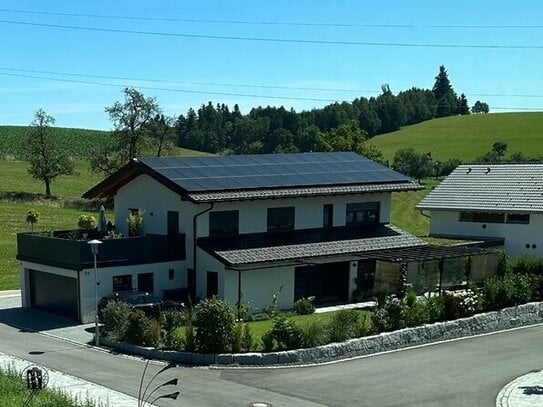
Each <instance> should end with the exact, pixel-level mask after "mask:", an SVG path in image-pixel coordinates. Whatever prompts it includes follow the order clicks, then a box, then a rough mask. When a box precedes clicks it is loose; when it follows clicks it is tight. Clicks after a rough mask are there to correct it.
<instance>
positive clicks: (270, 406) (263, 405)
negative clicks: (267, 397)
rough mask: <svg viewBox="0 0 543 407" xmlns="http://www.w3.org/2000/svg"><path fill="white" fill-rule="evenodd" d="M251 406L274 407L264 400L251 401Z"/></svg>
mask: <svg viewBox="0 0 543 407" xmlns="http://www.w3.org/2000/svg"><path fill="white" fill-rule="evenodd" d="M249 407H272V405H271V404H270V403H265V402H263V401H255V402H254V403H249Z"/></svg>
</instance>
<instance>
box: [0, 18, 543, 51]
mask: <svg viewBox="0 0 543 407" xmlns="http://www.w3.org/2000/svg"><path fill="white" fill-rule="evenodd" d="M0 23H4V24H13V25H25V26H33V27H47V28H61V29H67V30H78V31H92V32H110V33H122V34H136V35H149V36H162V37H177V38H193V39H194V38H199V39H210V40H230V41H249V42H272V43H286V44H320V45H350V46H368V47H402V48H455V49H460V48H466V49H496V50H501V49H518V50H526V49H533V50H541V49H543V45H492V44H432V43H408V42H374V41H342V40H304V39H294V38H271V37H244V36H233V35H207V34H183V33H172V32H161V31H141V30H124V29H118V28H99V27H86V26H75V25H62V24H45V23H33V22H28V21H13V20H0Z"/></svg>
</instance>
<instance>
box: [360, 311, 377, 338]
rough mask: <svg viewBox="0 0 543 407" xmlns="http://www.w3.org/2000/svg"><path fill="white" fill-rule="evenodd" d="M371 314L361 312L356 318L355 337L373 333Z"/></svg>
mask: <svg viewBox="0 0 543 407" xmlns="http://www.w3.org/2000/svg"><path fill="white" fill-rule="evenodd" d="M371 315H372V314H371V313H369V312H361V313H360V315H359V316H358V323H357V324H356V336H357V337H361V336H366V335H369V334H371V333H372V332H373V329H374V328H373V322H372V319H371Z"/></svg>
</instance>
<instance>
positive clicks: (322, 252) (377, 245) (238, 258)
mask: <svg viewBox="0 0 543 407" xmlns="http://www.w3.org/2000/svg"><path fill="white" fill-rule="evenodd" d="M198 245H199V246H200V247H202V248H203V249H204V250H206V251H207V252H209V253H211V254H212V255H214V256H215V257H216V258H218V259H219V260H220V261H221V262H223V263H225V264H227V265H238V266H239V265H247V264H254V263H268V262H286V261H293V260H301V259H316V258H319V257H328V256H341V255H353V254H356V253H367V252H371V251H375V250H383V249H394V248H401V247H413V246H423V245H426V242H424V241H423V240H422V239H419V238H418V237H415V236H413V235H410V234H408V233H406V232H404V231H402V230H401V229H398V228H396V227H394V226H392V225H383V226H379V227H376V228H369V229H364V228H359V229H353V228H345V227H342V228H335V229H333V230H330V231H327V230H323V229H320V230H309V231H308V230H306V231H295V232H292V233H290V234H287V235H285V234H280V235H273V234H267V233H261V234H252V235H241V236H239V237H238V238H234V239H232V238H228V239H225V238H200V239H198Z"/></svg>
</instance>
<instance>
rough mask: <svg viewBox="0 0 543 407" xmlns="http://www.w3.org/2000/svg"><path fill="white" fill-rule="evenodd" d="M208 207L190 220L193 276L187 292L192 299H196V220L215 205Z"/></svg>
mask: <svg viewBox="0 0 543 407" xmlns="http://www.w3.org/2000/svg"><path fill="white" fill-rule="evenodd" d="M210 205H211V206H210V207H209V208H207V209H204V210H203V211H201V212H198V213H196V214H195V215H194V217H193V218H192V270H193V275H194V281H192V287H189V291H191V293H190V294H191V295H192V297H193V298H196V266H197V260H196V259H197V257H196V251H197V247H196V240H197V239H198V236H197V233H196V232H197V230H196V226H197V223H198V222H197V220H198V218H199V217H200V216H201V215H203V214H205V213H207V212H209V211H211V210H212V209H213V206H214V205H215V204H214V203H213V202H211V203H210Z"/></svg>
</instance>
